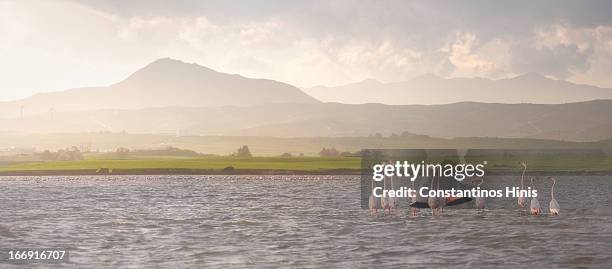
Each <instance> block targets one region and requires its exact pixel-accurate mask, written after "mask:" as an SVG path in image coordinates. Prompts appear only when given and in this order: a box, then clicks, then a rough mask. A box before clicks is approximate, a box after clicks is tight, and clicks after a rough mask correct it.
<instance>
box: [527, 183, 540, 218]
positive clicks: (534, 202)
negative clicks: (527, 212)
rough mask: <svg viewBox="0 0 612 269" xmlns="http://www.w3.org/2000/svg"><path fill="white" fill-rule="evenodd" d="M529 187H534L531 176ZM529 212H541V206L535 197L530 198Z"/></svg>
mask: <svg viewBox="0 0 612 269" xmlns="http://www.w3.org/2000/svg"><path fill="white" fill-rule="evenodd" d="M531 188H532V189H535V186H534V185H533V178H531ZM530 208H531V214H533V215H539V214H540V213H542V208H540V201H538V198H537V197H533V198H531V206H530Z"/></svg>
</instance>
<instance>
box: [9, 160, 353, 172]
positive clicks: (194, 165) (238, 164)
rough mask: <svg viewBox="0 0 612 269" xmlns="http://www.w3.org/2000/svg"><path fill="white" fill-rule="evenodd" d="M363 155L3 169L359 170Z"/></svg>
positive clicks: (30, 164)
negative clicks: (231, 168)
mask: <svg viewBox="0 0 612 269" xmlns="http://www.w3.org/2000/svg"><path fill="white" fill-rule="evenodd" d="M360 165H361V159H360V158H357V157H335V158H321V157H293V158H283V157H252V158H238V157H197V158H189V157H170V158H169V157H146V158H130V159H105V158H97V157H87V158H86V159H85V160H80V161H47V162H40V161H39V162H23V163H14V164H8V165H0V172H14V171H69V170H94V171H95V170H98V169H100V168H108V169H112V170H135V171H138V170H146V169H196V170H204V169H212V170H222V169H224V168H227V167H230V166H231V167H233V169H236V170H290V171H309V172H316V171H327V170H336V169H351V170H357V169H359V167H360Z"/></svg>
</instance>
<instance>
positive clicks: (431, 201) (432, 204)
mask: <svg viewBox="0 0 612 269" xmlns="http://www.w3.org/2000/svg"><path fill="white" fill-rule="evenodd" d="M434 180H435V177H432V178H431V187H430V190H433V186H434V185H433V183H434ZM427 205H429V208H431V215H432V216H436V215H438V209H440V200H439V199H438V197H432V196H429V197H428V198H427Z"/></svg>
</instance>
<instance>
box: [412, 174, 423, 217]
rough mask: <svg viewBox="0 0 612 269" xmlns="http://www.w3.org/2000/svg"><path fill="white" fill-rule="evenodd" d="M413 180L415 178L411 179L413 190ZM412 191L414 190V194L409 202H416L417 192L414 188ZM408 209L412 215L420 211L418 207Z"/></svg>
mask: <svg viewBox="0 0 612 269" xmlns="http://www.w3.org/2000/svg"><path fill="white" fill-rule="evenodd" d="M415 181H416V179H414V181H412V189H413V190H414V184H415V183H414V182H415ZM414 192H415V193H414V196H413V197H412V198H411V200H412V201H411V202H412V203H416V201H417V200H418V199H417V195H418V192H417V191H416V190H415V191H414ZM410 211H411V213H412V216H417V215H418V214H419V212H421V209H419V208H417V207H410Z"/></svg>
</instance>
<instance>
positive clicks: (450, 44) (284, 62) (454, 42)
mask: <svg viewBox="0 0 612 269" xmlns="http://www.w3.org/2000/svg"><path fill="white" fill-rule="evenodd" d="M611 3H612V2H610V1H590V2H587V3H583V2H575V1H538V2H532V1H516V2H507V3H503V4H500V3H494V2H471V1H435V2H423V1H393V0H391V1H365V0H364V1H347V0H336V1H330V2H321V1H274V0H269V1H262V2H258V3H257V4H253V3H250V2H241V1H214V2H210V1H191V0H183V1H177V2H173V3H172V4H171V5H170V4H168V2H166V1H157V0H151V1H95V0H87V1H54V2H40V1H32V2H30V1H15V2H9V1H5V2H0V72H2V73H8V74H11V76H8V78H6V79H4V78H3V80H2V81H0V100H2V99H7V98H15V97H21V96H26V95H29V94H31V93H33V92H36V91H41V90H57V89H62V88H70V87H78V86H86V85H105V84H110V83H113V82H116V81H118V80H120V79H122V78H124V77H126V76H127V75H129V74H130V72H132V71H134V70H135V69H137V68H139V67H141V66H144V65H145V64H147V63H148V62H150V61H153V60H154V59H156V58H161V57H173V58H178V59H182V60H185V61H188V62H196V63H199V64H203V65H206V66H208V67H211V68H213V69H217V70H219V71H223V72H228V73H239V74H242V75H245V76H250V77H265V78H271V79H276V80H279V81H284V82H288V83H292V84H295V85H297V86H310V85H317V84H327V85H338V84H344V83H349V82H354V81H359V80H363V79H366V78H375V79H378V80H381V81H401V80H407V79H410V78H412V77H415V76H419V75H422V74H425V73H434V74H438V75H441V76H450V77H458V76H467V77H473V76H479V77H487V78H503V77H510V76H515V75H517V74H521V73H525V72H538V73H542V74H544V75H548V76H553V77H557V78H562V79H569V80H572V81H576V82H581V83H586V84H595V85H600V86H604V87H612V78H611V77H610V76H609V75H608V73H609V70H611V68H612V63H611V61H612V60H611V59H612V45H611V44H612V41H611V40H612V38H611V37H612V30H611V29H612V17H611V16H609V14H610V13H612V4H611ZM500 5H501V6H500Z"/></svg>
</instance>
